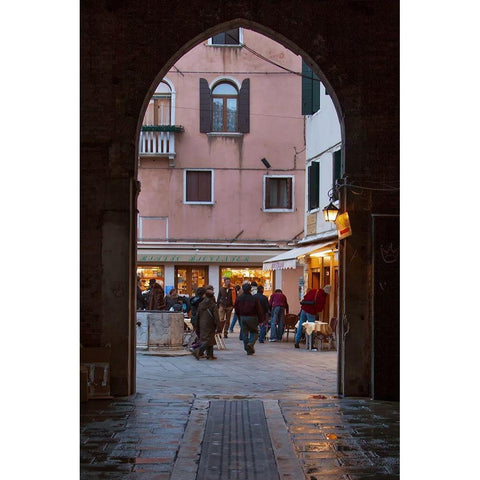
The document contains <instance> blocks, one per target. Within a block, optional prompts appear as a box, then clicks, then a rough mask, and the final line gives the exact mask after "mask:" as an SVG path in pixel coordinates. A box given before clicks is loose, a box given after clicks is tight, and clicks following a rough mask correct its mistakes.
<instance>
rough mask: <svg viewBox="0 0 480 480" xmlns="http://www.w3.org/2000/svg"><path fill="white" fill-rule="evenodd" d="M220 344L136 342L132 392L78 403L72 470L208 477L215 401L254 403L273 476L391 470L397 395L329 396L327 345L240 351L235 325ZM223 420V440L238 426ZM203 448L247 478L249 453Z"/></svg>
mask: <svg viewBox="0 0 480 480" xmlns="http://www.w3.org/2000/svg"><path fill="white" fill-rule="evenodd" d="M226 344H227V350H221V351H217V350H216V351H215V355H216V356H217V357H218V359H217V360H213V361H207V360H205V359H201V360H199V361H197V360H195V358H194V357H193V356H191V355H190V354H188V353H187V354H186V355H182V356H168V357H165V356H153V355H147V354H144V352H140V351H139V352H138V354H137V393H136V394H135V395H132V396H130V397H126V398H116V399H114V400H89V401H88V402H86V403H84V404H82V405H81V420H80V437H81V438H80V441H81V448H80V478H81V479H103V478H104V479H122V478H129V479H135V478H139V479H140V478H141V479H143V480H154V479H155V480H195V479H196V480H206V479H207V478H208V479H210V478H211V472H210V474H208V473H205V474H202V473H201V471H200V472H198V468H199V464H200V459H201V455H202V450H203V451H205V449H207V447H208V448H210V446H211V443H212V442H214V441H218V439H215V438H213V437H211V436H209V433H208V432H209V430H207V429H206V425H207V419H208V416H209V412H210V411H213V410H212V405H213V402H216V401H219V400H223V401H225V402H226V404H227V405H228V404H229V402H230V403H232V402H235V401H237V402H238V401H243V402H246V401H252V402H254V403H250V405H251V406H252V407H253V406H254V405H255V408H257V407H258V404H262V405H263V408H264V412H265V417H266V423H267V425H268V428H267V430H268V433H269V435H270V439H269V440H270V441H271V445H272V446H273V451H274V455H275V459H276V465H277V469H278V475H279V478H280V479H282V480H286V479H291V480H303V479H308V480H330V479H345V480H347V479H349V480H359V479H374V478H375V479H387V478H388V479H392V478H399V404H398V403H396V402H382V401H372V400H369V399H365V398H347V399H342V398H338V396H337V395H336V393H335V392H336V368H337V352H336V351H331V352H330V351H318V352H317V351H307V350H305V346H304V345H302V348H301V349H299V350H298V349H294V348H293V341H292V339H290V341H289V342H271V343H270V342H266V343H264V344H258V343H257V345H256V346H255V350H256V353H255V355H251V356H247V355H246V354H245V352H244V351H243V344H242V343H241V342H239V340H238V333H237V334H234V335H233V336H232V335H230V336H229V338H228V339H226ZM247 405H248V402H247ZM229 408H230V407H229ZM247 411H248V406H247ZM252 411H253V408H252ZM256 411H257V415H258V410H256ZM231 423H232V425H236V426H235V428H238V422H231ZM258 423H259V422H258V421H256V422H255V425H257V424H258ZM225 425H226V427H225V429H224V431H222V435H224V437H223V441H222V444H223V445H226V446H228V443H229V442H230V443H232V442H233V441H235V440H236V439H238V435H235V431H234V430H231V429H232V428H234V427H230V426H228V425H229V422H225ZM253 430H255V429H253ZM212 431H213V430H212ZM262 431H264V430H262ZM232 432H233V433H232ZM265 435H266V434H265ZM257 436H258V434H257ZM225 438H227V439H228V438H230V440H225ZM254 440H255V439H254ZM256 440H258V439H256ZM247 443H248V442H247ZM267 443H268V442H266V444H267ZM203 447H204V448H203ZM262 448H263V447H262ZM212 451H215V452H216V453H215V454H219V452H220V455H221V457H222V458H221V460H222V462H223V463H222V468H226V470H225V472H227V474H226V476H225V472H224V474H223V476H221V477H218V478H232V479H233V478H239V479H242V478H245V479H247V478H253V477H251V475H250V476H248V473H247V472H248V471H250V465H251V463H248V462H249V461H253V460H254V459H253V460H252V458H250V457H248V458H250V460H248V458H247V457H245V458H246V460H245V462H244V463H243V464H242V463H241V462H240V463H238V462H239V460H238V458H241V455H240V456H237V461H236V462H237V463H236V464H235V465H234V463H233V460H232V456H231V455H230V456H229V455H228V454H222V451H223V450H218V449H217V450H212ZM227 451H228V449H227V450H225V452H227ZM228 462H230V464H229V463H228ZM217 463H218V462H217ZM225 464H226V465H227V466H226V467H225ZM212 465H215V463H212ZM214 468H215V467H214ZM204 471H205V470H204ZM202 475H203V476H202ZM235 475H236V476H235ZM272 475H273V477H274V474H272ZM273 477H272V478H273ZM265 478H267V477H266V476H265Z"/></svg>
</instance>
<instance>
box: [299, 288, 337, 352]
mask: <svg viewBox="0 0 480 480" xmlns="http://www.w3.org/2000/svg"><path fill="white" fill-rule="evenodd" d="M330 289H331V286H330V285H325V286H324V287H323V289H322V288H319V289H316V288H312V289H309V290H307V293H306V294H305V295H304V297H303V299H302V301H301V302H300V305H301V309H300V318H299V319H298V327H297V333H296V334H295V348H300V338H301V336H302V331H303V324H304V322H315V316H316V315H317V313H319V312H321V311H322V310H323V308H324V307H325V302H326V299H327V295H328V294H329V293H330Z"/></svg>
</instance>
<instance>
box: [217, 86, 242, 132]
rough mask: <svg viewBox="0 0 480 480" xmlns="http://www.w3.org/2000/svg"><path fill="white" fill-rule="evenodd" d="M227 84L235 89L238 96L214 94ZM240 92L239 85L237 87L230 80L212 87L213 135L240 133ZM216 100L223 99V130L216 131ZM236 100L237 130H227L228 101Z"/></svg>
mask: <svg viewBox="0 0 480 480" xmlns="http://www.w3.org/2000/svg"><path fill="white" fill-rule="evenodd" d="M223 84H227V85H230V86H231V87H233V88H234V89H235V91H236V92H237V94H236V95H233V94H219V93H213V91H214V90H215V89H216V88H217V87H218V86H220V85H223ZM239 93H240V92H239V90H238V87H237V85H235V84H234V83H233V82H231V81H229V80H220V81H219V82H217V83H215V85H213V87H212V93H211V102H212V132H213V133H238V131H239V130H238V96H239ZM216 98H220V99H222V130H215V128H214V127H215V122H214V115H215V108H214V100H215V99H216ZM232 98H233V99H235V103H236V105H235V130H226V128H227V123H228V107H227V105H228V100H229V99H232Z"/></svg>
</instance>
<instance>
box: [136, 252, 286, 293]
mask: <svg viewBox="0 0 480 480" xmlns="http://www.w3.org/2000/svg"><path fill="white" fill-rule="evenodd" d="M248 247H249V246H245V248H242V249H235V250H232V249H224V250H220V249H202V248H190V249H188V248H186V249H179V248H178V247H176V248H175V250H173V249H168V248H162V249H153V248H148V249H147V248H141V247H139V248H138V249H137V276H138V277H139V278H140V281H141V288H142V290H146V289H148V285H149V280H150V279H151V278H155V279H156V280H157V282H159V283H160V284H161V285H162V286H163V287H164V289H165V291H166V293H168V292H169V291H170V290H171V289H172V288H175V289H176V290H178V292H179V294H180V295H188V296H192V295H193V294H194V292H195V290H196V289H197V288H198V287H201V286H204V285H209V284H210V285H213V286H214V288H215V292H216V293H218V289H219V287H220V286H221V285H222V284H223V278H224V277H228V278H230V279H231V282H232V284H234V285H239V286H241V285H242V283H243V282H245V281H250V282H252V281H255V282H257V284H258V285H263V287H264V289H265V291H264V294H265V295H267V296H270V295H271V294H272V293H273V291H274V289H275V274H274V272H273V271H271V270H270V271H268V270H267V271H265V270H263V268H262V266H263V262H264V261H265V260H267V259H268V258H270V257H271V256H272V253H278V252H283V251H285V250H281V249H278V247H277V248H274V249H273V248H268V249H267V248H264V249H261V248H251V247H250V248H248Z"/></svg>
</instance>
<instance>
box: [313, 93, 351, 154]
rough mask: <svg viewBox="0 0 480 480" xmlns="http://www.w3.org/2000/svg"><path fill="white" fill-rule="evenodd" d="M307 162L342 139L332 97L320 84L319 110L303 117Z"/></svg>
mask: <svg viewBox="0 0 480 480" xmlns="http://www.w3.org/2000/svg"><path fill="white" fill-rule="evenodd" d="M305 129H306V132H305V134H306V142H307V143H306V159H307V162H308V161H309V160H311V159H313V158H315V157H316V156H317V155H319V154H321V153H322V152H324V151H326V150H328V149H330V148H332V147H333V146H334V145H336V144H339V143H340V142H341V140H342V134H341V130H340V122H339V121H338V116H337V112H336V110H335V107H334V105H333V102H332V99H331V98H330V96H329V95H326V94H325V87H324V86H323V84H320V110H318V112H316V113H314V114H313V115H307V116H306V117H305Z"/></svg>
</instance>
